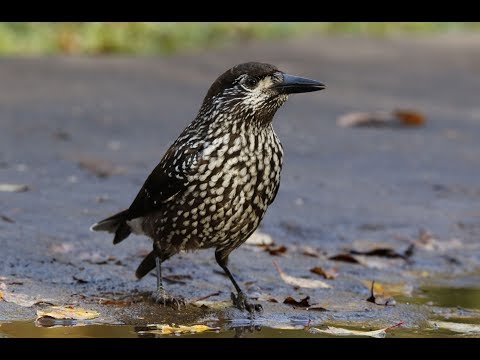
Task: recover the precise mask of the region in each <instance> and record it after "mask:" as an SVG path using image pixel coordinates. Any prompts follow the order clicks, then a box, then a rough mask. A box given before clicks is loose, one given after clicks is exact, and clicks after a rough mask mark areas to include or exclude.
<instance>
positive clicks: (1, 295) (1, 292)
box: [0, 290, 3, 300]
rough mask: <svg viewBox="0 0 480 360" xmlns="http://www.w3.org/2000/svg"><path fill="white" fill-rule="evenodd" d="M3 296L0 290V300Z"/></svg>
mask: <svg viewBox="0 0 480 360" xmlns="http://www.w3.org/2000/svg"><path fill="white" fill-rule="evenodd" d="M2 297H3V291H1V290H0V300H2Z"/></svg>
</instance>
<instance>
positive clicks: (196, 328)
mask: <svg viewBox="0 0 480 360" xmlns="http://www.w3.org/2000/svg"><path fill="white" fill-rule="evenodd" d="M147 326H148V327H154V329H152V330H145V331H139V332H138V333H139V334H159V335H169V334H185V333H201V332H204V331H218V330H220V328H218V327H216V328H212V327H210V326H207V325H192V326H184V325H178V326H173V324H172V326H170V325H161V324H149V325H147Z"/></svg>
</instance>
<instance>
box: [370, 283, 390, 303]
mask: <svg viewBox="0 0 480 360" xmlns="http://www.w3.org/2000/svg"><path fill="white" fill-rule="evenodd" d="M367 301H368V302H371V303H373V304H375V305H384V306H394V305H396V304H397V302H396V301H395V299H394V298H393V297H383V296H375V281H372V285H371V288H370V297H369V298H368V299H367Z"/></svg>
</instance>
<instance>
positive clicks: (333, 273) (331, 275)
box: [310, 266, 338, 279]
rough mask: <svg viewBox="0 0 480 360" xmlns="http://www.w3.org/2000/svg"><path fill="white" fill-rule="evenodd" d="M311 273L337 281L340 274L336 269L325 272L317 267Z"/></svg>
mask: <svg viewBox="0 0 480 360" xmlns="http://www.w3.org/2000/svg"><path fill="white" fill-rule="evenodd" d="M310 272H312V273H314V274H317V275H320V276H323V277H324V278H325V279H335V278H336V277H337V276H338V272H337V270H335V269H334V268H331V269H328V270H324V269H323V268H322V267H320V266H315V267H313V268H311V269H310Z"/></svg>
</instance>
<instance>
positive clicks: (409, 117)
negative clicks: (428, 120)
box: [393, 109, 425, 126]
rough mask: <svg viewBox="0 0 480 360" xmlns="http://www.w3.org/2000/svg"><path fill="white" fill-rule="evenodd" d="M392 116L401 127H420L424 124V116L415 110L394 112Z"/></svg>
mask: <svg viewBox="0 0 480 360" xmlns="http://www.w3.org/2000/svg"><path fill="white" fill-rule="evenodd" d="M393 116H394V117H395V118H396V119H397V120H399V121H400V123H401V124H402V125H407V126H420V125H423V124H424V123H425V115H423V114H422V113H421V112H419V111H416V110H401V109H398V110H394V111H393Z"/></svg>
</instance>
